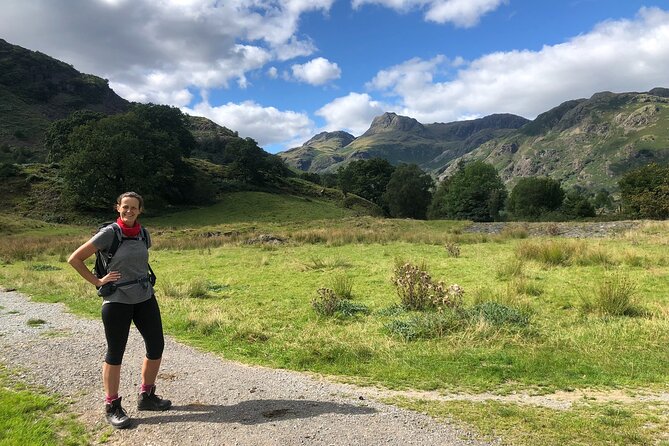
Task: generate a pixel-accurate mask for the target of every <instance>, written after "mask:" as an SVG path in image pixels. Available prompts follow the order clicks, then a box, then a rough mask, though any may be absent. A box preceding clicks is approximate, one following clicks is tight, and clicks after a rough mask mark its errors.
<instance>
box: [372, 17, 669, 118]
mask: <svg viewBox="0 0 669 446" xmlns="http://www.w3.org/2000/svg"><path fill="white" fill-rule="evenodd" d="M667 42H669V12H665V11H662V10H660V9H656V8H642V9H641V10H640V11H639V14H638V15H637V17H636V18H635V19H633V20H618V21H607V22H604V23H601V24H600V25H598V26H596V27H595V28H594V29H593V30H592V31H591V32H589V33H587V34H583V35H579V36H577V37H575V38H573V39H571V40H569V41H567V42H565V43H562V44H559V45H553V46H545V47H543V48H542V49H541V50H539V51H529V50H524V51H509V52H498V53H492V54H488V55H486V56H483V57H481V58H479V59H476V60H473V61H471V62H469V63H464V64H463V63H462V61H461V60H459V59H455V60H454V61H453V62H452V63H449V61H448V59H446V58H445V57H443V56H437V57H435V58H433V59H432V60H421V59H412V60H409V61H407V62H405V63H403V64H400V65H397V66H394V67H391V68H389V69H386V70H383V71H380V72H379V73H378V74H377V76H376V77H375V78H374V79H373V80H372V81H371V82H370V83H369V85H368V86H369V88H372V89H377V90H380V91H381V92H383V93H384V94H387V95H390V96H391V97H395V98H396V99H397V100H398V101H399V102H400V103H401V104H402V107H403V109H402V113H403V114H406V115H408V116H412V117H414V118H416V119H418V120H419V121H420V122H425V123H429V122H435V121H440V122H448V121H453V120H457V119H462V118H463V117H464V116H483V115H487V114H491V113H502V112H508V113H515V114H519V115H522V116H525V117H527V118H534V117H535V116H536V115H537V114H539V113H541V112H544V111H546V110H548V109H549V108H551V107H554V106H556V105H558V104H560V103H561V102H563V101H565V100H567V99H574V98H579V97H589V96H590V95H592V94H593V93H594V92H598V91H601V90H604V89H606V90H611V91H634V90H648V89H650V88H653V87H657V86H667V79H668V78H667V73H668V72H669V45H667ZM456 65H459V71H457V72H456V73H454V77H453V78H452V80H448V81H442V82H438V81H435V80H434V79H435V78H436V77H438V76H439V75H440V74H441V71H442V70H443V71H448V70H449V69H452V68H453V67H454V66H456Z"/></svg>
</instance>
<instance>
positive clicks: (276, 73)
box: [267, 67, 279, 79]
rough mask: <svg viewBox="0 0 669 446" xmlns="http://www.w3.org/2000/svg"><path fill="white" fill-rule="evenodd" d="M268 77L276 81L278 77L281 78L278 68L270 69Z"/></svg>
mask: <svg viewBox="0 0 669 446" xmlns="http://www.w3.org/2000/svg"><path fill="white" fill-rule="evenodd" d="M267 76H268V77H269V78H270V79H276V78H277V77H279V70H277V69H276V67H269V69H268V70H267Z"/></svg>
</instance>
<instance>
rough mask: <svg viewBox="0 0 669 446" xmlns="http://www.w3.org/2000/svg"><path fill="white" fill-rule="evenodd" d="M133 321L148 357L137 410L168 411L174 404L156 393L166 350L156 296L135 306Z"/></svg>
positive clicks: (143, 370) (144, 366)
mask: <svg viewBox="0 0 669 446" xmlns="http://www.w3.org/2000/svg"><path fill="white" fill-rule="evenodd" d="M133 320H134V322H135V326H136V327H137V329H138V330H139V332H140V333H141V334H142V337H143V338H144V345H145V346H146V357H145V358H144V362H143V363H142V387H141V389H140V391H139V400H138V401H137V408H138V409H139V410H167V409H169V408H170V407H171V406H172V402H171V401H170V400H167V399H162V398H161V397H159V396H158V395H156V393H155V390H156V386H155V384H156V377H157V376H158V370H159V369H160V362H161V359H162V357H163V349H164V348H165V339H164V337H163V324H162V321H161V319H160V309H159V308H158V302H157V301H156V298H155V296H153V297H151V299H149V300H147V301H145V302H142V303H141V304H137V305H135V314H134V318H133Z"/></svg>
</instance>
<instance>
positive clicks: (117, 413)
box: [105, 397, 131, 429]
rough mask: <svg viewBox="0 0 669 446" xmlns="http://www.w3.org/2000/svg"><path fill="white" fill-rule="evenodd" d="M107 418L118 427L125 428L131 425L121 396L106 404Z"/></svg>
mask: <svg viewBox="0 0 669 446" xmlns="http://www.w3.org/2000/svg"><path fill="white" fill-rule="evenodd" d="M105 418H106V419H107V422H108V423H109V424H111V425H112V426H113V427H115V428H116V429H125V428H126V427H128V426H130V422H131V420H130V418H129V417H128V415H127V414H126V413H125V410H123V407H121V398H120V397H119V398H117V399H115V400H114V401H112V402H111V403H107V404H105Z"/></svg>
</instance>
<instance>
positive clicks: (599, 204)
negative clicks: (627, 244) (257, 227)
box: [302, 158, 669, 222]
mask: <svg viewBox="0 0 669 446" xmlns="http://www.w3.org/2000/svg"><path fill="white" fill-rule="evenodd" d="M302 177H303V178H305V179H308V180H310V181H313V182H316V183H319V184H323V185H325V184H326V182H327V183H328V185H329V186H333V185H337V187H339V188H340V189H341V190H342V191H343V192H344V193H345V194H347V193H353V194H356V195H359V196H361V197H363V198H366V199H367V200H369V201H372V202H373V203H376V204H377V205H378V206H380V207H381V208H382V209H383V210H384V211H385V213H386V214H387V215H388V216H390V217H397V218H417V219H425V218H429V219H454V220H472V221H482V222H486V221H498V220H522V221H554V220H577V219H583V218H592V217H595V216H596V215H597V213H598V212H606V213H612V212H613V211H614V202H613V199H612V196H611V194H610V193H609V192H608V191H607V190H605V189H601V190H599V191H597V192H595V193H593V192H591V191H587V190H585V189H583V188H580V187H573V188H572V189H570V190H565V189H564V188H563V186H562V184H561V183H560V182H559V181H557V180H555V179H552V178H548V177H526V178H521V179H519V180H518V181H517V183H516V184H515V186H513V188H512V189H511V191H510V192H509V191H508V190H507V188H506V186H505V185H504V183H503V181H502V179H501V178H500V176H499V174H498V173H497V171H496V169H495V168H494V167H493V166H492V165H490V164H487V163H485V162H482V161H473V162H470V163H466V164H463V165H461V166H460V167H459V169H458V170H457V171H456V172H455V173H454V174H453V175H451V176H450V177H447V178H445V179H444V180H443V181H441V182H440V183H435V182H434V180H433V179H432V178H431V177H430V176H429V175H428V174H427V173H425V172H423V171H422V170H421V169H420V168H419V167H418V166H416V165H415V164H400V165H398V166H392V165H391V164H390V163H389V162H388V161H386V160H384V159H381V158H374V159H369V160H357V161H353V162H351V163H349V164H347V165H346V166H343V167H341V168H340V169H339V170H338V171H337V173H336V174H332V173H329V174H322V175H319V174H315V173H304V174H302ZM619 186H620V192H621V203H622V214H620V216H622V217H625V218H655V219H663V218H667V217H669V166H665V167H663V166H659V165H656V164H651V165H648V166H644V167H642V168H639V169H635V170H632V171H630V172H628V173H627V174H626V175H624V176H623V178H622V179H621V180H620V182H619Z"/></svg>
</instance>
